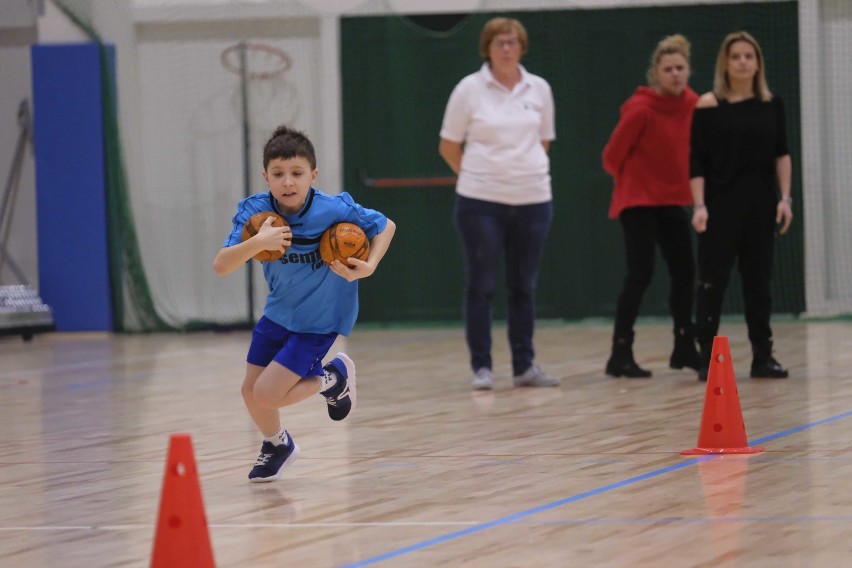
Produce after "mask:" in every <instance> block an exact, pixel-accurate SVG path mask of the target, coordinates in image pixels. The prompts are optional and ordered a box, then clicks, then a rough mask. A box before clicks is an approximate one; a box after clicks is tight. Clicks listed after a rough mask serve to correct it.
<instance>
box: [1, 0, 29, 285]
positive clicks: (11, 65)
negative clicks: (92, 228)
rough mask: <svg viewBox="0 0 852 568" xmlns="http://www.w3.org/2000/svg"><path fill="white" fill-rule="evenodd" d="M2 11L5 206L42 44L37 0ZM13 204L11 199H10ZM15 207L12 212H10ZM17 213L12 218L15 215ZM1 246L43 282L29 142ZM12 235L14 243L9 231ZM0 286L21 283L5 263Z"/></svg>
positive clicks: (15, 0)
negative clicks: (36, 48) (34, 52)
mask: <svg viewBox="0 0 852 568" xmlns="http://www.w3.org/2000/svg"><path fill="white" fill-rule="evenodd" d="M2 2H3V8H2V10H0V77H2V88H0V183H2V185H0V206H2V202H3V198H4V194H5V190H6V185H7V181H8V176H9V172H10V168H11V166H12V160H13V158H14V154H15V149H16V146H17V143H18V138H19V132H20V129H19V127H18V109H19V108H20V104H21V101H24V100H28V101H29V103H30V105H29V106H30V109H32V96H31V92H32V84H31V83H32V78H31V73H30V45H31V44H32V43H34V42H35V40H36V14H35V9H36V6H35V3H34V2H32V1H31V0H2ZM10 200H11V198H10ZM10 208H11V209H10ZM10 215H11V216H10ZM6 216H7V218H6V219H5V221H6V223H5V224H4V225H3V227H2V230H3V232H2V233H0V243H4V245H5V247H6V250H7V251H8V253H9V254H10V256H11V257H12V261H13V262H14V263H16V264H17V265H18V267H19V268H20V269H21V271H22V272H23V274H24V277H25V279H26V280H27V281H28V282H29V283H30V284H37V283H38V262H37V256H36V229H35V165H34V160H33V152H32V145H31V144H29V143H28V144H27V146H26V151H25V154H24V160H23V163H22V170H21V177H20V182H19V184H18V186H17V191H16V198H15V200H14V203H12V202H11V201H10V202H9V205H7V209H6ZM7 230H8V231H9V233H8V234H9V239H8V241H6V240H5V233H6V231H7ZM0 265H2V268H0V285H5V284H18V283H19V279H18V278H17V277H16V276H15V274H14V273H13V272H12V270H11V269H10V267H9V265H8V264H3V263H2V261H0Z"/></svg>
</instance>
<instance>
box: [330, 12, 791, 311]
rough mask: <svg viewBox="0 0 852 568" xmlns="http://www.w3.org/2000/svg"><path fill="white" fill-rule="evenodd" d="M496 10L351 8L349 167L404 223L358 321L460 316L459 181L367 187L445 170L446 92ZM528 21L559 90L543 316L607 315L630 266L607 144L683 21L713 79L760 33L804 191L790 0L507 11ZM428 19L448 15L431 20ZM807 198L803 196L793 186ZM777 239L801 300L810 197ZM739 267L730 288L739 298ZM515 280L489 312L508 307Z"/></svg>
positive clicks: (707, 79) (350, 185)
mask: <svg viewBox="0 0 852 568" xmlns="http://www.w3.org/2000/svg"><path fill="white" fill-rule="evenodd" d="M495 15H497V14H471V15H467V16H459V15H444V16H441V15H436V16H431V17H417V18H406V17H400V16H388V17H359V18H344V19H343V20H342V22H341V61H342V63H341V65H342V87H343V132H344V140H343V148H344V182H345V186H346V189H347V190H348V191H350V192H352V193H353V194H354V195H355V196H356V198H357V199H358V200H359V201H360V202H362V203H364V204H366V205H368V206H371V207H375V208H377V209H380V210H382V211H384V212H385V213H387V214H388V215H389V216H390V217H391V218H392V219H394V221H396V223H397V225H398V229H397V236H396V238H395V240H394V243H393V245H392V247H391V250H390V251H389V253H388V255H387V256H386V258H385V260H384V261H383V263H382V266H381V268H380V269H379V271H378V273H377V274H376V275H375V276H374V277H372V278H370V279H368V280H366V281H364V282H363V283H362V292H361V302H362V311H361V320H362V321H429V320H460V319H461V305H462V286H463V273H462V257H461V252H460V250H459V249H460V247H459V240H458V236H457V235H456V233H455V230H454V228H453V224H452V207H453V201H454V193H453V188H452V187H416V186H415V187H403V188H377V187H371V184H370V182H369V180H371V179H376V178H415V177H433V176H449V175H451V174H452V172H450V170H449V168H447V166H446V165H445V164H444V163H443V161H442V160H441V158H440V157H439V156H438V153H437V148H438V133H439V131H440V126H441V120H442V118H443V113H444V107H445V105H446V102H447V98H448V97H449V95H450V92H451V91H452V89H453V87H454V86H455V85H456V83H457V82H458V81H459V80H460V79H461V78H462V77H464V76H465V75H467V74H470V73H472V72H474V71H475V70H476V69H478V68H479V66H480V65H481V59H480V58H479V55H478V41H479V33H480V30H481V29H482V26H483V24H484V23H485V22H486V21H487V20H488V19H490V18H491V17H493V16H495ZM500 15H510V16H514V17H517V18H518V19H520V20H521V21H522V22H523V23H524V25H525V26H526V27H527V30H528V31H529V34H530V49H529V52H528V53H527V55H526V56H525V57H524V60H523V64H524V66H525V67H526V68H527V69H528V70H529V71H530V72H532V73H535V74H538V75H541V76H543V77H544V78H546V79H547V80H548V81H549V82H550V84H551V86H552V87H553V92H554V96H555V99H556V130H557V140H556V141H555V142H554V143H553V145H552V147H551V152H550V156H551V173H552V177H553V191H554V211H555V216H554V222H553V227H552V229H551V233H550V236H549V239H548V244H547V247H546V250H545V257H544V263H543V266H542V271H541V276H540V279H539V290H538V315H539V317H540V318H564V319H577V318H586V317H611V316H612V315H613V314H614V312H615V302H616V297H617V295H618V292H619V290H620V286H621V280H622V278H623V276H624V260H623V244H622V236H621V227H620V225H619V224H618V222H617V221H610V220H608V219H607V210H608V206H609V198H610V193H611V188H612V182H611V180H610V178H609V177H608V176H607V175H606V174H605V173H604V172H603V170H602V169H601V166H600V154H601V151H602V149H603V146H604V145H605V143H606V141H607V139H608V138H609V135H610V133H611V131H612V129H613V127H614V126H615V123H616V122H617V120H618V108H619V106H620V105H621V103H622V102H623V101H624V100H625V99H626V98H627V97H628V96H630V94H631V93H632V92H633V90H634V89H635V88H636V86H637V85H639V84H644V81H645V70H646V68H647V66H648V60H649V57H650V54H651V52H652V51H653V49H654V46H655V45H656V43H657V41H659V39H661V38H662V37H663V36H665V35H668V34H672V33H682V34H684V35H686V36H687V37H688V38H689V40H690V41H691V42H692V49H693V54H692V69H693V74H692V78H691V81H690V84H691V85H692V87H693V88H694V89H695V90H696V91H698V92H699V93H701V92H705V91H707V90H709V89H710V87H711V85H712V76H713V67H714V64H715V57H716V52H717V50H718V47H719V44H720V43H721V41H722V38H723V37H724V36H725V35H726V34H727V33H729V32H731V31H735V30H739V29H745V30H747V31H749V32H751V33H752V34H753V35H755V37H757V39H758V41H759V42H760V43H761V46H762V47H763V49H764V54H765V56H766V59H767V76H768V79H769V84H770V88H771V89H773V90H774V91H775V92H777V93H778V94H779V95H781V96H782V97H783V98H784V100H785V102H786V105H787V119H788V128H789V135H790V147H791V153H792V155H793V163H794V181H793V195H794V197H796V198H798V197H800V195H801V176H800V175H799V170H800V166H799V164H800V160H799V156H800V132H799V75H798V65H799V62H798V23H797V8H796V4H795V2H782V3H760V4H737V5H730V4H728V5H722V6H679V7H654V8H631V9H606V10H561V11H529V12H517V13H509V14H502V13H501V14H500ZM424 23H425V24H427V25H428V26H430V27H435V28H442V29H447V28H449V29H447V31H442V32H436V31H432V30H430V29H427V27H425V26H423V25H421V24H424ZM796 204H797V205H798V206H800V204H801V199H796ZM794 213H795V214H796V216H797V217H796V219H795V221H796V222H795V224H794V226H793V229H792V230H791V232H792V234H789V235H787V236H785V237H784V238H782V239H780V240H779V245H778V248H777V256H776V276H775V278H774V282H773V291H774V297H775V311H776V312H780V313H799V312H801V311H803V309H804V278H803V265H804V261H803V240H802V228H803V226H802V219H803V218H804V215H802V212H801V209H796V210H795V211H794ZM667 295H668V275H667V273H666V270H665V265H664V263H663V262H662V259H661V258H659V257H658V258H657V270H656V272H655V276H654V280H653V282H652V285H651V288H650V289H649V290H648V293H647V295H646V298H645V301H644V303H643V310H642V314H641V315H666V314H667ZM740 296H741V293H740V286H739V280H738V277H737V276H736V275H735V276H734V277H733V279H732V283H731V288H730V290H729V293H728V297H727V299H726V304H725V310H726V312H728V313H739V312H741V311H742V301H741V299H740ZM504 298H505V292H504V291H503V290H500V291H499V292H498V298H497V301H496V302H495V317H497V318H502V317H504V315H505V310H504V308H503V305H502V304H503V303H504Z"/></svg>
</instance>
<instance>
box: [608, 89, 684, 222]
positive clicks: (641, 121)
mask: <svg viewBox="0 0 852 568" xmlns="http://www.w3.org/2000/svg"><path fill="white" fill-rule="evenodd" d="M697 101H698V95H696V94H695V91H693V90H692V89H690V88H689V87H686V88H685V89H684V90H683V92H682V93H681V94H680V95H679V96H677V97H671V96H666V95H661V94H659V93H657V92H656V91H655V90H654V89H653V88H651V87H639V88H637V89H636V92H635V93H633V95H632V96H631V97H630V98H629V99H627V101H625V103H624V104H623V105H621V118H620V119H619V121H618V125H617V126H616V127H615V130H614V131H613V133H612V136H610V138H609V142H607V144H606V147H605V148H604V151H603V167H604V170H606V171H607V173H609V174H610V175H612V176H613V177H614V178H615V189H614V190H613V192H612V202H611V203H610V206H609V217H610V219H616V218H618V216H619V215H620V214H621V212H622V211H623V210H624V209H626V208H628V207H636V206H642V205H644V206H657V205H689V204H691V203H692V193H691V191H690V189H689V125H690V123H691V121H692V111H693V110H694V109H695V103H696V102H697Z"/></svg>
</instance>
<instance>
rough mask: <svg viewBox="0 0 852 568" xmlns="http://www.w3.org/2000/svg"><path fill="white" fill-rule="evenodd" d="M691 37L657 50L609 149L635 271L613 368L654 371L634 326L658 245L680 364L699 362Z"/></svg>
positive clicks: (615, 212)
mask: <svg viewBox="0 0 852 568" xmlns="http://www.w3.org/2000/svg"><path fill="white" fill-rule="evenodd" d="M689 49H690V46H689V42H688V41H687V40H686V38H685V37H683V36H682V35H672V36H668V37H666V38H663V39H662V40H661V41H660V42H659V43H658V44H657V48H656V49H655V50H654V53H653V55H652V56H651V67H650V68H649V69H648V73H647V77H648V84H649V86H648V87H639V88H637V89H636V92H635V93H633V95H632V96H631V97H630V98H629V99H627V101H626V102H625V103H624V104H623V105H622V107H621V118H620V120H619V121H618V125H617V126H616V127H615V130H614V131H613V133H612V136H610V139H609V142H608V143H607V145H606V148H604V151H603V166H604V169H605V170H606V171H607V173H609V174H610V175H612V176H613V178H615V189H614V190H613V193H612V202H611V204H610V209H609V216H610V218H611V219H616V218H618V219H619V220H620V221H621V226H622V228H623V229H624V244H625V252H626V256H627V276H625V278H624V284H623V286H622V289H621V295H620V296H619V297H618V307H617V308H616V316H615V330H614V333H613V338H612V354H611V356H610V358H609V361H607V364H606V373H607V375H611V376H614V377H622V376H623V377H633V378H641V377H650V376H651V372H650V371H647V370H645V369H642V368H641V367H639V365H637V364H636V361H635V360H634V359H633V335H634V332H633V326H634V324H635V322H636V317H637V315H638V314H639V306H640V304H641V303H642V296H643V295H644V294H645V290H646V289H647V288H648V285H649V284H650V283H651V277H652V276H653V272H654V254H655V250H654V249H655V245H659V247H660V252H661V253H662V256H663V258H664V259H665V261H666V264H668V269H669V279H670V284H671V288H670V292H669V309H670V310H671V314H672V319H673V320H674V351H673V352H672V355H671V358H670V360H669V365H670V366H671V367H672V368H674V369H682V368H684V367H691V368H693V369H696V370H697V369H698V368H699V366H700V364H701V361H700V358H699V356H698V352H697V350H696V348H695V331H694V325H693V323H692V316H691V314H692V301H693V290H694V285H695V262H694V259H693V252H692V234H691V230H690V221H689V218H688V216H687V213H686V211H685V210H684V206H685V205H689V204H691V203H692V194H691V192H690V186H689V126H690V122H691V120H692V112H693V110H694V108H695V103H696V101H697V100H698V95H696V94H695V91H693V90H692V89H690V88H689V86H688V85H687V81H688V79H689Z"/></svg>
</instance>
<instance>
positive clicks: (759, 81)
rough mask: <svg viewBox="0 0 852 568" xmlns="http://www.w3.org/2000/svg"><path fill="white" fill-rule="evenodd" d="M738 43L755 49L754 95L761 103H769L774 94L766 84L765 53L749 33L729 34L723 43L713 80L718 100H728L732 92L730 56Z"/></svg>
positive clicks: (752, 88) (717, 58)
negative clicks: (729, 70)
mask: <svg viewBox="0 0 852 568" xmlns="http://www.w3.org/2000/svg"><path fill="white" fill-rule="evenodd" d="M738 41H744V42H746V43H748V44H750V45H751V46H752V47H753V48H754V53H755V55H756V56H757V73H755V74H754V81H753V83H752V86H751V91H752V93H753V94H754V95H755V96H756V97H757V98H759V99H760V100H761V101H764V102H766V101H769V100H771V99H772V92H771V91H770V90H769V85H767V84H766V71H765V69H764V68H765V65H764V64H763V51H762V50H761V49H760V44H758V43H757V40H756V39H754V37H752V35H751V34H749V33H748V32H742V31H741V32H734V33H732V34H728V35H727V36H726V37H725V39H724V40H723V41H722V46H721V47H720V48H719V55H718V56H717V57H716V75H715V77H714V78H713V94H714V95H716V98H718V99H726V98H728V95H729V94H730V92H731V83H730V81H729V80H728V54H729V53H730V51H731V46H732V45H734V44H735V43H736V42H738Z"/></svg>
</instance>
